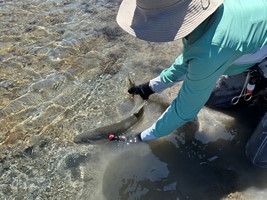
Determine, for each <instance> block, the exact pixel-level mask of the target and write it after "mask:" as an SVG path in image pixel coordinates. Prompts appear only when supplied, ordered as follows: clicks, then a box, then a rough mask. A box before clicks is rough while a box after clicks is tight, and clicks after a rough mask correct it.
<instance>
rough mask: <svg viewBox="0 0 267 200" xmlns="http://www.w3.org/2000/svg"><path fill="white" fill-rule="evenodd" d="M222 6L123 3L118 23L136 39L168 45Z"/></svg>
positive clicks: (196, 0)
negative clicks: (167, 43) (166, 43)
mask: <svg viewBox="0 0 267 200" xmlns="http://www.w3.org/2000/svg"><path fill="white" fill-rule="evenodd" d="M222 3H223V0H123V1H122V3H121V5H120V8H119V12H118V15H117V22H118V24H119V25H120V26H121V28H123V29H124V30H125V31H127V32H128V33H130V34H131V35H133V36H135V37H137V38H139V39H142V40H146V41H151V42H169V41H173V40H177V39H180V38H183V37H185V36H187V35H188V34H189V33H191V32H192V31H193V30H194V29H195V28H196V27H197V26H198V25H200V24H201V23H202V22H203V21H204V20H205V19H206V18H208V17H209V16H210V15H211V14H212V13H213V12H214V11H215V10H216V9H217V8H218V7H219V6H220V5H221V4H222Z"/></svg>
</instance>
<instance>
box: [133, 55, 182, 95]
mask: <svg viewBox="0 0 267 200" xmlns="http://www.w3.org/2000/svg"><path fill="white" fill-rule="evenodd" d="M185 73H186V65H185V64H183V55H182V54H181V55H180V56H179V57H177V59H176V60H175V62H174V63H173V64H172V65H171V66H170V67H169V68H167V69H165V70H164V71H163V72H162V73H161V75H160V76H158V77H156V78H154V79H151V80H150V81H148V82H146V83H143V84H140V85H136V86H134V87H132V88H130V89H129V90H128V92H129V93H130V94H132V95H140V96H141V97H142V98H143V99H144V100H147V99H148V98H149V96H150V95H151V94H153V93H161V92H162V91H164V90H165V89H167V88H170V87H172V86H173V85H175V84H176V83H178V82H180V81H183V80H184V75H185ZM162 74H168V76H164V75H163V76H162Z"/></svg>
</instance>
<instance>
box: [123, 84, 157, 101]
mask: <svg viewBox="0 0 267 200" xmlns="http://www.w3.org/2000/svg"><path fill="white" fill-rule="evenodd" d="M128 92H129V94H131V95H140V96H141V97H142V99H144V100H147V99H148V97H149V96H150V95H151V94H153V93H155V92H154V91H153V90H152V89H151V88H150V87H149V82H147V83H144V84H141V85H136V86H134V87H131V88H130V89H129V90H128Z"/></svg>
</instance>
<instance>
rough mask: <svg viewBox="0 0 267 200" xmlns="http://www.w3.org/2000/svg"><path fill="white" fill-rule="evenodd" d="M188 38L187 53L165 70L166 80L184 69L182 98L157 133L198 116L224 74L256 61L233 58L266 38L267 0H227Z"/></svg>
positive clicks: (164, 117) (154, 131) (155, 128)
mask: <svg viewBox="0 0 267 200" xmlns="http://www.w3.org/2000/svg"><path fill="white" fill-rule="evenodd" d="M183 44H184V50H183V53H182V54H181V55H180V56H179V57H178V58H177V59H176V60H175V62H174V63H173V65H172V66H170V67H169V68H167V69H165V70H163V71H162V73H161V75H160V77H161V79H162V81H163V82H165V83H170V82H174V81H175V80H177V79H178V78H180V77H181V76H183V75H185V80H184V82H183V85H182V88H181V90H180V91H179V94H178V96H177V98H176V99H175V100H174V101H173V102H172V104H171V105H170V106H169V108H168V109H167V111H166V112H165V113H164V114H163V115H162V116H161V117H160V118H159V119H158V120H157V121H156V123H155V124H154V125H153V126H152V129H150V130H152V134H153V135H154V136H156V137H162V136H164V135H167V134H169V133H171V132H172V131H174V130H175V129H177V128H178V127H180V126H182V125H183V124H184V123H186V122H188V121H190V120H192V119H193V118H195V116H196V115H197V113H198V112H199V110H200V109H201V108H202V107H203V106H204V104H205V103H206V101H207V100H208V98H209V96H210V94H211V92H212V90H213V88H214V86H215V84H216V81H217V80H218V79H219V78H220V76H221V75H234V74H239V73H241V72H243V71H244V70H246V69H248V68H249V67H251V65H233V64H232V63H233V62H234V61H235V60H236V59H238V58H240V57H241V56H242V55H244V54H249V53H254V52H256V51H257V50H259V49H260V48H261V47H263V46H264V45H266V44H267V0H253V1H252V0H225V2H224V4H223V5H222V6H221V7H219V8H218V10H217V11H216V12H215V13H214V14H213V15H212V16H211V17H209V18H208V19H207V20H206V21H205V22H203V23H202V24H201V25H200V26H199V27H198V28H197V29H195V30H194V31H193V32H192V33H191V34H190V35H188V37H187V38H186V39H185V38H184V39H183Z"/></svg>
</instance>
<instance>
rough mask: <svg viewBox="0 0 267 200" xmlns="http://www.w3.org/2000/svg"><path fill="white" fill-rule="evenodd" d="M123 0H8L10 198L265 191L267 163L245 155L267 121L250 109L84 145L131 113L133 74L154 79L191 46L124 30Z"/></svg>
mask: <svg viewBox="0 0 267 200" xmlns="http://www.w3.org/2000/svg"><path fill="white" fill-rule="evenodd" d="M119 3H120V2H119V1H115V0H103V1H93V0H88V1H79V0H76V1H75V0H73V1H70V0H54V1H52V0H47V1H41V0H25V1H18V0H4V1H0V96H1V98H0V143H1V145H0V151H1V154H0V180H1V181H0V199H103V200H104V199H108V200H110V199H181V200H183V199H225V198H228V199H240V198H243V199H265V198H266V195H267V189H266V188H267V182H266V178H267V172H266V170H263V169H259V168H256V167H253V166H252V165H251V164H250V163H249V162H248V160H247V159H246V157H245V155H244V149H245V143H246V141H247V139H248V138H249V135H250V133H251V132H252V130H253V129H254V127H255V126H256V124H257V123H256V122H257V119H258V116H257V115H255V116H254V115H251V116H253V118H251V117H245V116H246V114H244V113H246V112H247V111H246V110H245V111H243V113H241V114H240V110H238V112H232V111H231V112H230V111H229V113H220V112H216V111H211V110H209V109H206V108H205V109H203V111H202V112H201V113H200V115H199V117H198V120H197V121H194V122H190V123H188V124H186V125H185V126H183V127H181V128H180V129H178V130H177V132H176V133H174V134H171V135H169V136H168V137H166V138H162V139H160V140H158V141H153V142H150V143H138V144H134V145H125V144H111V143H106V144H105V145H85V144H74V143H73V137H74V136H75V135H77V134H79V133H80V132H82V131H83V130H87V129H91V128H94V127H99V126H101V125H105V124H109V123H112V122H114V121H117V120H118V119H121V118H123V115H122V114H121V113H120V112H119V111H120V110H121V107H120V106H121V105H123V100H124V99H125V96H126V78H127V76H128V74H129V73H130V74H132V75H133V77H134V79H135V80H136V82H137V83H141V82H144V81H147V80H149V79H150V78H153V77H155V76H157V75H158V74H159V73H160V72H161V70H162V69H164V68H165V67H167V66H169V65H170V64H171V63H172V61H173V60H174V59H175V57H176V56H177V55H178V54H179V52H180V51H181V48H182V46H181V43H180V41H176V42H173V43H166V44H155V43H147V42H144V41H139V40H137V39H135V38H133V37H131V36H129V35H128V34H126V33H124V32H123V31H122V30H121V29H120V28H119V27H118V26H117V24H116V22H115V18H116V12H117V9H118V5H119ZM178 88H179V87H178ZM178 88H176V89H172V90H167V91H166V92H165V93H164V94H162V95H161V96H156V97H154V101H151V102H149V103H148V105H147V106H146V108H145V115H144V118H143V119H142V120H141V121H140V123H138V124H136V126H135V127H133V128H132V130H130V131H129V133H128V134H131V133H136V132H138V131H142V130H143V129H145V128H146V127H148V126H149V125H151V123H153V122H154V121H155V120H156V118H157V117H158V116H159V115H160V114H161V113H162V112H163V110H164V108H165V107H166V106H165V102H170V100H171V99H172V98H173V97H174V96H175V95H176V93H177V90H178ZM126 112H130V110H127V109H126ZM233 113H239V114H233ZM252 119H253V120H252Z"/></svg>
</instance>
